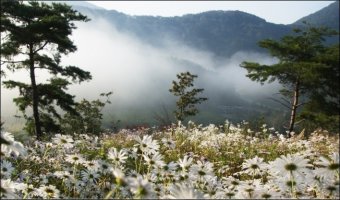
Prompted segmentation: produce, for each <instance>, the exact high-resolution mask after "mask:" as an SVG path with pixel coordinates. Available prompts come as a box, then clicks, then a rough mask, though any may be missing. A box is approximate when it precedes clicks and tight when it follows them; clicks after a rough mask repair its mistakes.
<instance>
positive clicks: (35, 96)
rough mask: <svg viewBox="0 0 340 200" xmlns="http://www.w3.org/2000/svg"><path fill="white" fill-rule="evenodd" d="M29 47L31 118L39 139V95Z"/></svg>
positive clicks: (32, 54)
mask: <svg viewBox="0 0 340 200" xmlns="http://www.w3.org/2000/svg"><path fill="white" fill-rule="evenodd" d="M29 47H30V54H29V59H30V76H31V85H32V103H33V118H34V126H35V134H36V135H37V139H41V136H42V131H41V124H40V118H39V110H38V105H39V96H38V90H37V84H36V82H35V71H34V52H33V45H31V44H30V45H29Z"/></svg>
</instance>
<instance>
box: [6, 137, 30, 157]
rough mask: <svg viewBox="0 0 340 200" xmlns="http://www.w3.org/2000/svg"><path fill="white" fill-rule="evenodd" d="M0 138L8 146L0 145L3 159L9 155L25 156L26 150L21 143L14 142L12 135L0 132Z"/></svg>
mask: <svg viewBox="0 0 340 200" xmlns="http://www.w3.org/2000/svg"><path fill="white" fill-rule="evenodd" d="M1 138H2V139H4V140H5V141H7V142H8V143H9V144H1V153H3V154H4V155H5V157H10V156H11V154H14V155H15V156H26V155H27V150H26V149H25V147H24V145H23V144H22V143H21V142H17V141H15V140H14V137H13V135H12V133H9V132H3V131H1Z"/></svg>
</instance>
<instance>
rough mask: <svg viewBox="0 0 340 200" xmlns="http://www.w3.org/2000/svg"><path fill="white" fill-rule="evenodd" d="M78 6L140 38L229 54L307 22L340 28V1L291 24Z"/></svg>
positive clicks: (235, 15)
mask: <svg viewBox="0 0 340 200" xmlns="http://www.w3.org/2000/svg"><path fill="white" fill-rule="evenodd" d="M75 8H76V9H78V10H79V11H81V12H83V13H84V14H86V15H88V16H89V17H90V18H92V19H93V20H96V19H99V18H103V19H106V20H108V21H109V22H110V23H111V24H112V25H113V26H115V27H116V28H117V29H118V30H120V31H123V32H128V33H130V34H133V35H135V36H137V37H138V38H140V39H141V40H143V41H145V42H147V43H149V44H152V45H155V46H162V45H164V41H165V40H175V41H178V42H179V43H182V44H185V45H188V46H190V47H193V48H198V49H201V50H204V51H209V52H212V53H214V54H215V55H216V56H218V57H230V56H231V55H233V54H235V53H236V52H238V51H256V52H264V50H263V49H262V48H260V47H258V44H257V43H258V41H260V40H262V39H267V38H270V39H279V38H280V37H282V36H283V35H286V34H289V33H290V31H291V30H292V27H295V25H300V24H301V23H302V21H308V22H310V23H311V24H315V25H325V26H329V27H331V28H335V29H338V28H339V2H334V3H332V4H331V5H329V6H328V7H326V8H323V9H321V10H320V11H318V12H316V13H314V14H311V15H309V16H306V17H303V18H302V19H300V20H298V21H297V22H295V23H294V24H292V25H294V26H292V25H282V24H273V23H269V22H267V21H265V20H264V19H262V18H259V17H257V16H255V15H251V14H248V13H245V12H241V11H209V12H204V13H200V14H188V15H184V16H181V17H154V16H130V15H126V14H124V13H121V12H118V11H115V10H98V9H92V8H89V7H84V6H78V5H75Z"/></svg>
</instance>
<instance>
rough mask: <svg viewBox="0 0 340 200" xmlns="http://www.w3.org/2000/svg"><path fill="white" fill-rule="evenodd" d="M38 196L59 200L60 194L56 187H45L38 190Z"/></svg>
mask: <svg viewBox="0 0 340 200" xmlns="http://www.w3.org/2000/svg"><path fill="white" fill-rule="evenodd" d="M36 194H37V195H38V196H40V197H42V198H44V199H58V198H59V194H60V192H59V190H58V189H57V188H56V187H55V186H54V185H47V186H46V185H43V186H40V187H39V188H38V189H37V191H36Z"/></svg>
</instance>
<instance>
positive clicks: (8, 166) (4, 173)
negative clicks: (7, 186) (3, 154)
mask: <svg viewBox="0 0 340 200" xmlns="http://www.w3.org/2000/svg"><path fill="white" fill-rule="evenodd" d="M13 170H14V167H13V166H12V163H11V162H9V161H7V160H2V161H1V178H5V179H7V178H10V176H11V174H12V172H13Z"/></svg>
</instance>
